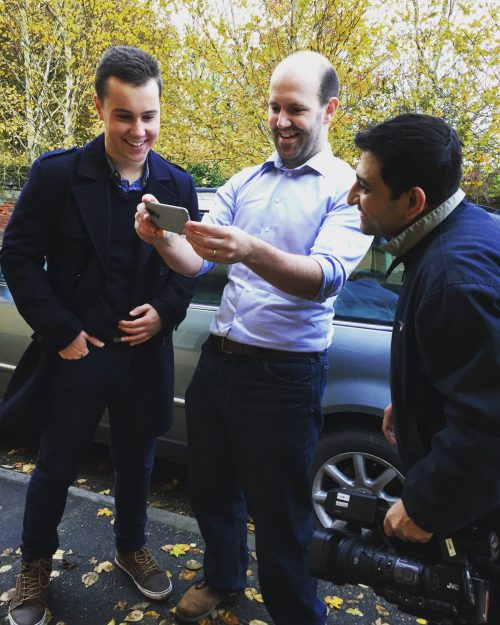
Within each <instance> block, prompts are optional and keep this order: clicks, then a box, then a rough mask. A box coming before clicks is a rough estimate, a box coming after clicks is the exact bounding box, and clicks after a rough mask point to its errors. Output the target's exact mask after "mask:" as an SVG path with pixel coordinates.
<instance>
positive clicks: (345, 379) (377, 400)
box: [0, 189, 403, 527]
mask: <svg viewBox="0 0 500 625" xmlns="http://www.w3.org/2000/svg"><path fill="white" fill-rule="evenodd" d="M198 197H199V201H200V209H201V211H202V212H204V211H207V210H209V209H210V205H211V204H212V202H213V190H208V189H199V190H198ZM390 262H391V257H390V256H389V255H388V254H386V253H384V252H383V251H382V250H380V249H379V248H378V247H377V246H376V244H374V245H373V246H372V247H371V249H370V250H369V252H368V253H367V255H366V256H365V258H364V259H363V261H362V262H361V263H360V264H359V266H358V267H357V269H356V270H355V271H354V272H353V274H352V275H351V276H350V279H349V280H348V282H347V284H346V286H345V287H344V289H343V291H342V293H341V294H340V295H339V297H338V298H337V301H336V303H335V311H336V314H335V319H334V338H333V343H332V346H331V347H330V350H329V367H330V369H329V377H328V382H327V387H326V391H325V395H324V399H323V411H324V428H323V433H322V437H321V440H320V442H319V445H318V449H317V452H316V457H315V461H314V470H313V481H312V499H313V504H314V511H315V515H316V519H317V521H318V522H319V523H320V524H321V525H323V526H324V527H329V526H330V525H331V524H332V520H331V518H330V517H329V515H328V514H327V512H326V511H325V507H324V502H325V499H326V493H327V491H328V490H329V489H330V488H334V487H336V486H354V487H356V488H359V489H363V490H366V491H369V492H372V493H375V494H377V495H379V496H382V497H383V498H385V499H387V500H388V501H389V502H393V501H395V500H396V499H397V498H398V497H399V496H400V493H401V488H402V484H403V475H402V472H401V468H400V461H399V458H398V455H397V451H396V449H395V448H394V447H391V446H390V445H388V444H387V443H386V441H385V439H384V437H383V436H382V434H381V430H380V427H381V419H382V415H383V410H384V408H385V406H386V405H387V404H388V403H389V400H390V393H389V358H390V340H391V331H392V321H393V318H394V310H395V306H396V302H397V297H398V292H399V288H400V284H401V282H400V279H401V274H400V273H397V272H394V273H392V274H391V276H390V282H387V281H386V280H385V278H384V276H385V272H386V270H387V268H388V266H389V264H390ZM225 284H226V268H225V266H224V265H219V266H218V267H217V268H216V269H215V270H214V271H212V272H210V273H209V274H207V275H205V276H203V278H201V279H200V281H199V286H198V292H197V294H196V295H195V296H194V298H193V300H192V302H191V305H190V306H189V310H188V313H187V317H186V319H185V321H183V323H182V324H181V325H180V326H179V328H178V329H177V330H176V331H175V332H174V337H173V338H174V348H175V414H174V423H173V426H172V428H171V429H170V430H169V431H168V432H167V433H166V434H165V435H164V436H162V437H161V438H160V439H159V442H158V447H157V455H159V456H161V457H163V458H167V459H171V460H174V461H176V462H183V461H184V460H185V455H186V454H185V449H186V424H185V418H184V393H185V390H186V387H187V385H188V383H189V381H190V380H191V377H192V375H193V372H194V368H195V366H196V364H197V362H198V357H199V353H200V347H201V345H202V343H203V342H204V341H205V339H206V337H207V336H208V328H209V325H210V322H211V320H212V318H213V316H214V313H215V310H216V308H217V306H218V304H219V302H220V298H221V295H222V290H223V288H224V285H225ZM30 336H31V329H30V328H29V326H28V325H27V324H26V323H25V322H24V321H23V319H22V318H21V317H20V315H19V313H18V312H17V310H16V308H15V305H14V303H13V300H12V296H11V294H10V292H9V290H8V288H7V285H6V284H5V281H4V280H3V278H2V276H1V273H0V397H1V396H3V393H4V391H5V388H6V386H7V382H8V380H9V378H10V376H11V375H12V372H13V371H14V368H15V366H16V363H17V362H18V360H19V358H20V356H21V354H22V353H23V351H24V349H25V348H26V346H27V344H28V342H29V340H30ZM107 428H108V422H107V416H106V415H104V418H103V419H102V421H101V426H100V429H99V432H98V434H97V440H99V441H102V442H106V440H107Z"/></svg>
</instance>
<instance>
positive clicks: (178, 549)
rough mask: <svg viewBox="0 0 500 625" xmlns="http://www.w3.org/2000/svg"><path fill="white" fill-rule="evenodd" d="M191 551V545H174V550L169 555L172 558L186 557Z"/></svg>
mask: <svg viewBox="0 0 500 625" xmlns="http://www.w3.org/2000/svg"><path fill="white" fill-rule="evenodd" d="M190 549H191V547H190V546H189V545H182V544H180V545H174V546H173V547H172V549H170V551H169V553H170V555H171V556H174V557H175V558H178V557H179V556H185V555H186V553H188V551H189V550H190Z"/></svg>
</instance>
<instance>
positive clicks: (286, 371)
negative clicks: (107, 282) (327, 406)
mask: <svg viewBox="0 0 500 625" xmlns="http://www.w3.org/2000/svg"><path fill="white" fill-rule="evenodd" d="M326 373H327V357H326V353H322V354H321V355H320V356H318V357H304V358H303V357H294V356H293V355H292V356H290V357H287V358H286V359H279V360H277V359H265V358H254V357H249V356H245V355H242V356H239V355H238V356H237V355H231V354H226V353H224V352H222V351H221V350H220V349H219V348H218V347H216V346H215V345H214V344H213V342H211V340H210V339H209V340H208V341H207V343H205V345H204V346H203V348H202V355H201V358H200V362H199V363H198V367H197V369H196V372H195V374H194V377H193V380H192V382H191V384H190V386H189V388H188V390H187V393H186V414H187V422H188V442H189V460H190V497H191V503H192V506H193V510H194V512H195V515H196V518H197V520H198V523H199V525H200V529H201V532H202V534H203V538H204V540H205V543H206V550H205V556H204V569H205V579H206V581H207V583H208V585H209V586H210V587H212V588H214V589H215V590H217V591H219V592H221V593H231V592H236V591H240V590H242V589H244V588H245V587H246V585H247V575H246V572H247V558H248V551H247V526H246V522H247V511H248V512H249V513H250V514H251V516H252V517H253V520H254V522H255V528H256V549H257V561H258V566H259V581H260V586H261V589H262V594H263V597H264V601H265V603H266V606H267V608H268V610H269V613H270V614H271V616H272V618H273V619H274V621H275V623H276V624H277V625H323V623H324V622H325V615H326V608H325V605H324V604H323V602H321V601H320V600H319V599H318V598H317V596H316V587H317V582H316V580H315V579H314V578H312V577H311V576H310V575H309V573H308V568H307V561H308V551H309V542H310V539H311V535H312V505H311V498H310V497H311V496H310V481H311V478H310V473H311V464H312V459H313V456H314V451H315V448H316V443H317V439H318V436H319V433H320V431H321V427H322V415H321V398H322V395H323V391H324V386H325V381H326Z"/></svg>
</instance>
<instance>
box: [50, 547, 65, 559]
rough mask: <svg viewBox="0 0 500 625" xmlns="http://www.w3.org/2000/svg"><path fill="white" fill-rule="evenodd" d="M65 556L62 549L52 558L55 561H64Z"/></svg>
mask: <svg viewBox="0 0 500 625" xmlns="http://www.w3.org/2000/svg"><path fill="white" fill-rule="evenodd" d="M63 556H64V551H63V550H62V549H58V550H57V551H56V552H55V554H54V555H53V556H52V558H53V559H54V560H62V559H63Z"/></svg>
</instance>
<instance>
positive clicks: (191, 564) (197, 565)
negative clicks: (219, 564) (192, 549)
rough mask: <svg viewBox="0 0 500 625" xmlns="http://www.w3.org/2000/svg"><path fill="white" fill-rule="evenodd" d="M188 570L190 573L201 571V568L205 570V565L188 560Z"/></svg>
mask: <svg viewBox="0 0 500 625" xmlns="http://www.w3.org/2000/svg"><path fill="white" fill-rule="evenodd" d="M186 568H187V569H189V570H190V571H199V570H200V569H201V568H203V564H202V563H201V562H198V560H188V561H187V562H186Z"/></svg>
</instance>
